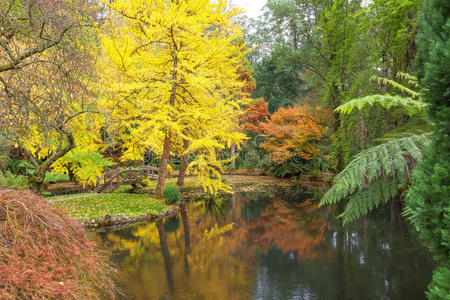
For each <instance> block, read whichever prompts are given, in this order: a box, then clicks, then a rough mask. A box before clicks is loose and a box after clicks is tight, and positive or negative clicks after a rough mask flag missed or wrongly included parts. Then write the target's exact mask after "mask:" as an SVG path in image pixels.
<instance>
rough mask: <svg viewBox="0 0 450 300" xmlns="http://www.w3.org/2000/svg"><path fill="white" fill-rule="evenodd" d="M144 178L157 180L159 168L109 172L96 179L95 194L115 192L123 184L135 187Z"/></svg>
mask: <svg viewBox="0 0 450 300" xmlns="http://www.w3.org/2000/svg"><path fill="white" fill-rule="evenodd" d="M145 178H148V179H153V180H157V179H158V178H159V168H157V167H152V166H141V167H137V168H130V169H122V170H120V169H116V170H109V171H106V172H105V173H104V174H103V175H102V176H100V177H98V178H97V193H102V192H106V191H111V190H115V189H117V188H118V187H119V186H121V185H125V184H131V185H135V184H138V183H140V182H142V180H144V179H145Z"/></svg>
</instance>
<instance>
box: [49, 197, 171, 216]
mask: <svg viewBox="0 0 450 300" xmlns="http://www.w3.org/2000/svg"><path fill="white" fill-rule="evenodd" d="M65 198H67V199H65ZM49 200H51V202H52V205H53V206H54V207H57V208H61V209H64V210H65V211H67V212H68V213H69V215H70V216H72V217H73V218H77V219H84V218H88V219H93V218H98V217H103V216H105V215H127V216H141V215H157V214H160V213H161V212H163V211H164V210H165V209H166V208H167V206H166V205H165V203H164V201H163V200H157V199H154V198H152V197H150V196H149V195H140V194H124V193H120V194H82V195H80V196H76V197H74V195H67V197H56V198H55V197H52V198H51V199H49Z"/></svg>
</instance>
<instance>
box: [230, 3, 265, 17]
mask: <svg viewBox="0 0 450 300" xmlns="http://www.w3.org/2000/svg"><path fill="white" fill-rule="evenodd" d="M266 2H267V0H233V4H234V5H235V6H237V7H240V8H243V9H244V10H245V11H246V13H245V14H246V15H247V16H249V17H250V18H255V17H257V16H259V15H260V14H261V11H260V10H261V8H263V6H264V5H265V4H266Z"/></svg>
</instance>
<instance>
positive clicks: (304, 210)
mask: <svg viewBox="0 0 450 300" xmlns="http://www.w3.org/2000/svg"><path fill="white" fill-rule="evenodd" d="M298 206H299V207H296V205H292V204H289V203H288V202H286V201H282V200H274V201H273V202H272V204H270V205H269V206H268V207H266V209H265V211H264V212H263V213H262V214H261V215H260V216H259V217H258V218H256V219H254V220H253V221H252V222H250V223H248V224H246V222H245V220H244V219H239V217H238V216H240V215H241V209H242V201H233V209H231V210H229V211H227V214H226V215H225V216H221V217H220V221H218V219H217V216H214V215H213V214H205V212H204V209H205V208H204V207H202V206H198V205H191V207H190V210H189V213H188V216H187V219H188V224H187V225H188V227H189V229H188V231H189V232H190V238H189V239H188V240H189V243H188V244H189V245H190V247H189V249H186V236H185V235H184V232H185V230H184V224H183V226H180V229H179V230H177V231H176V232H173V233H169V234H167V235H166V238H167V245H168V250H169V256H170V266H169V268H170V270H169V271H168V268H167V263H166V265H165V264H164V257H163V253H162V251H161V241H160V235H159V233H158V229H157V226H156V224H145V225H139V226H137V227H136V228H135V229H134V230H132V232H131V236H128V237H126V238H124V237H121V236H119V235H118V234H116V233H109V234H108V235H107V238H108V241H109V242H110V243H112V245H113V246H112V247H113V249H114V250H116V251H118V252H123V251H125V252H126V254H127V255H125V256H123V257H122V256H119V257H121V259H120V262H119V264H120V269H121V270H123V271H124V272H125V273H126V277H127V280H128V282H127V286H128V287H129V288H128V289H129V290H130V291H133V293H135V294H134V296H135V297H136V298H137V299H158V298H160V297H162V296H164V295H167V296H169V295H170V297H172V298H173V299H192V298H195V299H196V298H199V299H248V298H250V297H251V289H252V287H253V278H254V274H255V272H256V267H257V263H256V257H255V253H257V251H256V248H260V249H262V250H263V252H267V251H268V250H269V249H270V247H271V246H275V247H277V248H279V249H280V250H281V251H283V252H285V253H288V252H292V251H297V253H298V254H299V258H314V257H316V256H317V255H321V256H322V255H328V254H327V253H323V252H320V251H319V250H318V246H319V245H320V244H321V243H323V242H324V240H325V231H326V229H327V228H328V225H327V223H326V221H325V220H323V219H322V218H321V214H320V212H319V210H317V207H316V206H315V205H314V204H313V203H312V202H311V201H307V202H303V203H302V204H300V205H298ZM233 216H234V219H233ZM182 219H184V218H182ZM232 221H235V222H232ZM182 227H183V228H182ZM167 272H170V273H171V275H170V274H169V275H170V276H173V285H174V286H173V289H172V288H170V289H169V285H168V280H167V278H169V276H168V275H167V274H168V273H167ZM171 290H172V291H171Z"/></svg>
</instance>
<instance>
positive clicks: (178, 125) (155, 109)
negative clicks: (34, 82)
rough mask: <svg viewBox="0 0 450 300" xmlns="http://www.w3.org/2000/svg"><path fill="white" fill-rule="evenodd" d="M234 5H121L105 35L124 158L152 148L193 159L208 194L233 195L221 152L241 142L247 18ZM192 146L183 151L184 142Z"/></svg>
mask: <svg viewBox="0 0 450 300" xmlns="http://www.w3.org/2000/svg"><path fill="white" fill-rule="evenodd" d="M226 6H227V1H223V0H219V1H210V0H198V1H187V0H180V1H163V0H157V1H153V0H133V1H129V0H117V1H114V2H112V3H108V7H109V8H110V14H111V18H109V19H108V21H106V23H105V24H104V27H103V28H101V29H100V37H101V38H100V40H101V43H102V46H103V49H104V61H103V64H102V65H101V68H100V72H101V74H102V77H103V83H104V84H103V86H104V87H105V93H107V95H108V97H106V98H105V99H104V101H103V106H104V108H105V110H107V111H108V112H109V114H110V116H111V120H112V121H113V122H111V124H110V126H111V127H110V128H109V129H110V130H111V131H115V132H119V133H120V138H121V140H122V141H123V150H124V155H123V157H122V160H139V159H142V158H143V155H144V153H145V152H146V151H147V150H148V149H151V150H152V151H153V152H154V153H156V154H157V155H159V156H162V154H163V145H164V140H165V138H170V148H171V151H172V153H171V154H172V155H178V156H181V155H184V154H192V155H193V156H194V157H195V159H194V161H192V162H191V163H190V165H189V167H188V172H190V173H191V174H196V175H198V176H199V178H200V182H201V183H202V185H203V186H204V187H205V189H206V190H208V191H210V192H211V193H215V192H217V191H219V190H225V191H230V188H229V187H228V186H227V185H225V184H224V183H223V182H222V181H221V179H220V178H221V177H220V172H221V171H222V163H223V162H222V161H220V159H219V158H218V156H217V151H218V150H221V149H224V148H226V147H229V146H230V145H231V144H239V143H240V142H241V141H242V140H243V139H244V138H245V135H244V134H242V133H241V132H239V130H238V128H237V126H236V124H235V123H236V120H238V118H239V116H240V114H241V108H240V107H241V106H242V105H243V104H245V103H246V101H247V99H245V98H243V97H241V96H240V95H241V91H242V88H243V86H244V82H243V81H242V80H240V79H239V73H238V68H239V66H240V65H241V62H242V61H243V57H244V56H245V54H246V51H245V45H244V44H242V43H238V42H237V40H238V39H239V38H240V37H241V36H242V30H241V28H240V27H239V26H238V25H237V24H236V23H235V22H234V17H235V16H236V15H237V14H238V13H239V11H238V10H236V9H231V10H227V8H226ZM184 140H187V141H188V142H189V147H188V149H183V146H182V145H183V141H184Z"/></svg>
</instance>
